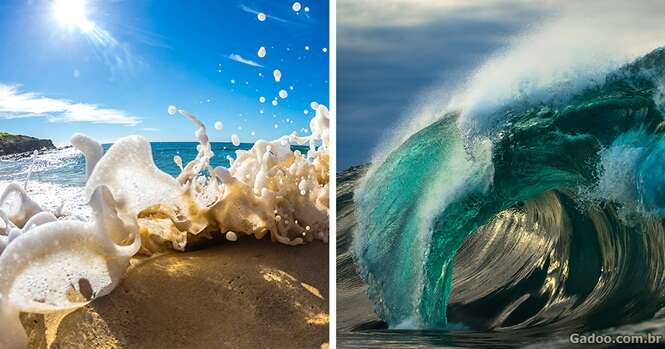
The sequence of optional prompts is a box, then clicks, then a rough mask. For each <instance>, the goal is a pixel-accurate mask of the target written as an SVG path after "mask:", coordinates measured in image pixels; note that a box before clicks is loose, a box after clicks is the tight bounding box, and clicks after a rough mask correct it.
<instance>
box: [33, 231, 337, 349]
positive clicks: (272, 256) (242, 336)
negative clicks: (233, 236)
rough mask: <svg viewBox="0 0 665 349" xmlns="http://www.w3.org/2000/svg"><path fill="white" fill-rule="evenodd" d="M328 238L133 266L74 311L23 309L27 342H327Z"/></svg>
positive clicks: (243, 244)
mask: <svg viewBox="0 0 665 349" xmlns="http://www.w3.org/2000/svg"><path fill="white" fill-rule="evenodd" d="M328 314H329V312H328V245H326V244H323V243H320V242H313V243H311V244H308V245H304V246H297V247H289V246H285V245H281V244H276V243H272V242H270V241H269V239H263V240H260V241H257V240H255V239H253V238H251V237H248V238H243V239H241V240H240V241H238V242H236V243H229V242H226V243H223V244H221V245H218V246H212V247H208V248H205V249H202V250H199V251H194V252H186V253H170V254H168V255H163V256H160V257H156V258H153V259H150V260H147V261H144V262H142V263H140V264H138V265H136V266H135V267H133V268H131V269H130V271H129V272H128V275H127V277H126V278H125V279H124V280H123V281H122V283H121V284H120V285H119V286H118V287H117V288H116V289H115V290H114V291H113V292H112V293H111V294H110V295H108V296H106V297H102V298H99V299H97V300H95V301H94V302H92V303H91V304H89V305H88V306H86V307H83V308H80V309H77V310H75V311H73V312H69V313H55V314H48V315H35V314H23V315H22V320H23V324H24V326H25V327H26V329H27V332H28V335H29V337H30V348H93V347H94V348H321V347H322V346H323V347H327V342H328V327H329V320H328Z"/></svg>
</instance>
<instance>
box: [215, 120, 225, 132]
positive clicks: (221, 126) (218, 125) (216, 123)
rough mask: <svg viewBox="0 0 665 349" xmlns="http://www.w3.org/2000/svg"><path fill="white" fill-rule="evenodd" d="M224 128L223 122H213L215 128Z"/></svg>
mask: <svg viewBox="0 0 665 349" xmlns="http://www.w3.org/2000/svg"><path fill="white" fill-rule="evenodd" d="M223 128H224V124H223V123H222V122H221V121H217V122H215V130H221V129H223Z"/></svg>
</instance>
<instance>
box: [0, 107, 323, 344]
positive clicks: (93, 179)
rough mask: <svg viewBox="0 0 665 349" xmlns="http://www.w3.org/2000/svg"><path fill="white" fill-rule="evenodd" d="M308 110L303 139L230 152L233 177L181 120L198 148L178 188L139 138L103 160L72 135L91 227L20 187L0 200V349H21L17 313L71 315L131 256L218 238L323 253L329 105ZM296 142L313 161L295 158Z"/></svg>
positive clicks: (202, 136)
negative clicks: (319, 246)
mask: <svg viewBox="0 0 665 349" xmlns="http://www.w3.org/2000/svg"><path fill="white" fill-rule="evenodd" d="M172 109H173V108H171V107H169V112H171V111H172ZM315 109H316V114H315V116H314V118H313V119H312V120H311V122H310V129H311V131H312V132H311V135H310V136H307V137H299V136H297V135H296V134H295V133H294V134H291V135H288V136H283V137H281V138H279V139H276V140H273V141H264V140H259V141H257V142H256V143H255V144H254V146H253V147H252V148H251V149H250V150H247V151H244V150H237V151H236V155H237V157H236V159H235V160H233V161H232V162H231V165H230V167H229V168H224V167H217V168H214V169H213V168H212V167H211V165H210V159H211V158H212V157H213V156H214V153H213V152H212V148H211V146H210V141H209V139H208V136H207V134H206V128H205V125H204V124H203V123H202V122H201V121H200V120H198V119H197V118H196V117H195V116H194V115H191V114H189V113H187V112H186V111H182V110H179V111H178V112H179V113H180V114H181V115H183V116H184V117H186V118H188V119H189V120H190V121H192V122H193V123H194V124H195V125H196V127H197V130H196V136H197V138H198V141H199V145H198V147H197V149H198V154H197V156H196V158H195V159H194V160H192V161H191V162H189V163H188V164H186V165H185V166H182V163H180V168H181V169H182V171H181V174H180V175H179V176H178V177H177V178H174V177H172V176H170V175H168V174H167V173H165V172H162V171H161V170H160V169H159V168H157V166H156V165H155V163H154V161H153V157H152V152H151V147H150V143H149V142H148V141H147V140H146V139H145V138H143V137H139V136H129V137H124V138H121V139H120V140H118V141H117V142H116V143H114V144H113V146H111V148H109V149H108V151H107V152H106V153H105V154H104V153H103V151H102V147H101V146H100V144H99V143H97V142H96V141H94V140H93V139H91V138H89V137H86V136H84V135H80V134H76V135H74V136H73V137H72V140H71V142H72V145H73V146H74V147H76V148H77V149H79V150H80V151H82V152H83V153H84V155H85V158H86V167H85V172H86V177H87V181H86V185H85V189H84V190H83V192H82V193H81V194H82V195H83V196H84V198H85V200H86V201H87V202H88V206H90V209H91V211H92V215H91V217H89V218H78V217H71V216H65V217H63V215H62V213H61V212H59V211H60V210H58V209H56V210H53V212H52V211H51V210H49V209H47V208H45V207H44V206H42V205H40V204H39V203H38V202H37V201H35V200H34V199H33V198H31V196H30V195H28V193H27V192H26V190H25V189H24V188H23V187H22V186H21V185H19V184H18V183H11V184H9V185H7V186H6V187H5V189H4V191H3V192H2V193H1V194H0V333H2V336H0V347H2V348H24V347H26V345H27V336H26V334H25V332H24V330H23V327H22V326H21V323H20V321H19V317H18V315H19V313H20V312H33V313H47V312H53V311H59V310H66V309H74V308H77V307H81V306H83V305H85V304H87V303H89V302H90V301H92V300H94V299H95V298H98V297H101V296H104V295H106V294H108V293H110V292H111V291H112V290H113V289H114V288H115V287H116V286H117V285H118V283H119V282H120V281H121V280H122V277H123V276H124V274H125V273H126V271H127V268H128V267H129V260H130V258H132V257H133V256H134V255H135V254H137V253H142V254H146V255H150V254H154V253H156V252H163V251H168V250H173V249H175V250H185V249H187V248H188V247H190V246H191V245H192V244H194V243H196V242H199V241H202V240H208V239H212V238H214V237H215V236H220V237H225V238H226V240H228V241H236V240H237V239H238V237H239V236H241V235H253V236H255V237H256V238H257V239H260V238H263V237H264V236H265V235H268V234H269V235H270V237H271V239H272V240H273V241H276V242H280V243H283V244H287V245H298V244H304V243H306V242H310V241H313V240H314V239H319V240H322V241H324V242H327V241H328V234H329V233H328V215H329V173H328V170H329V161H330V159H329V152H328V146H329V130H328V127H329V116H328V109H327V108H326V107H325V106H323V105H316V108H315ZM292 143H298V144H306V143H308V144H309V150H308V151H307V153H306V154H303V153H301V152H300V151H298V150H292V149H291V144H292ZM178 159H180V158H178ZM174 160H175V159H174ZM180 161H182V160H181V159H180Z"/></svg>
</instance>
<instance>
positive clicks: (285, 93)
mask: <svg viewBox="0 0 665 349" xmlns="http://www.w3.org/2000/svg"><path fill="white" fill-rule="evenodd" d="M288 96H289V93H288V92H286V90H280V91H279V98H281V99H285V98H286V97H288Z"/></svg>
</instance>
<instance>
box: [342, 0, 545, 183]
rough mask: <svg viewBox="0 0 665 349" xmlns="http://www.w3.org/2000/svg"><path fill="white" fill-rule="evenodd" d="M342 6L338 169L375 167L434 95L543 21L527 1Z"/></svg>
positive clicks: (386, 0)
mask: <svg viewBox="0 0 665 349" xmlns="http://www.w3.org/2000/svg"><path fill="white" fill-rule="evenodd" d="M466 3H468V2H462V1H455V0H446V1H425V0H381V1H379V0H370V1H362V2H359V1H353V0H339V1H338V2H337V11H338V14H337V19H338V29H337V47H338V48H337V52H338V58H337V62H338V63H337V64H338V66H337V78H338V82H337V85H338V90H337V93H338V95H337V108H338V118H337V120H338V126H337V130H338V132H337V140H338V141H337V146H338V150H337V154H338V159H337V164H338V165H337V166H338V170H343V169H346V168H347V167H349V166H351V165H356V164H362V163H367V162H369V161H370V157H371V154H372V150H373V148H374V147H375V146H376V145H377V143H378V142H379V141H380V139H381V137H383V136H384V135H387V134H388V133H389V132H390V131H391V129H392V128H394V127H397V121H398V120H400V118H406V117H409V113H410V111H411V109H414V108H416V105H417V104H418V103H422V100H423V98H424V96H426V95H427V96H428V97H429V98H436V96H431V94H432V93H431V91H432V90H438V91H442V92H441V93H442V96H441V99H445V96H444V95H445V92H444V91H445V88H441V87H442V86H450V88H451V89H452V88H453V87H455V86H457V85H458V84H459V83H460V82H461V81H462V80H463V79H464V77H465V76H468V75H469V74H470V73H471V72H472V71H473V69H474V68H476V67H478V66H479V65H480V64H482V63H483V62H484V61H485V60H486V59H487V58H488V57H489V56H490V55H491V54H492V53H494V52H495V51H496V50H497V49H500V48H502V47H505V46H506V45H507V43H508V40H509V39H510V38H511V37H512V36H513V35H515V34H517V33H520V32H521V31H524V30H525V29H526V28H528V26H529V25H530V24H532V23H537V22H538V21H540V20H542V19H543V18H544V17H545V16H546V11H545V10H544V9H545V6H544V5H542V3H541V4H540V5H539V6H538V7H536V6H534V5H533V2H528V1H476V2H474V4H473V5H469V4H466Z"/></svg>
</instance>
